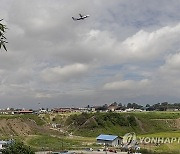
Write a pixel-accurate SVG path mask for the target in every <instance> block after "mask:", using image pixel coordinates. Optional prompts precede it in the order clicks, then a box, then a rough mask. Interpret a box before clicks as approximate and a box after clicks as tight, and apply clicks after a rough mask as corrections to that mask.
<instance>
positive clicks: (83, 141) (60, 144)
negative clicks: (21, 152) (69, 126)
mask: <svg viewBox="0 0 180 154" xmlns="http://www.w3.org/2000/svg"><path fill="white" fill-rule="evenodd" d="M94 142H95V139H93V138H82V137H73V138H69V137H68V138H67V137H57V136H49V135H36V136H31V137H30V138H28V139H27V140H26V143H27V144H28V145H29V146H31V147H33V148H34V149H36V150H42V149H44V150H65V149H79V148H80V149H81V148H85V147H88V146H89V145H91V144H93V143H94Z"/></svg>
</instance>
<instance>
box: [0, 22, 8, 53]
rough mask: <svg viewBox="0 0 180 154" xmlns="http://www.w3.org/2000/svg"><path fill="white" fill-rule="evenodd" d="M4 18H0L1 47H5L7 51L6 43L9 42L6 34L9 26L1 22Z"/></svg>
mask: <svg viewBox="0 0 180 154" xmlns="http://www.w3.org/2000/svg"><path fill="white" fill-rule="evenodd" d="M2 20H3V19H1V20H0V49H1V48H2V47H3V48H4V50H6V51H7V48H6V43H8V42H7V41H6V37H5V36H4V34H5V31H6V29H7V27H6V25H4V24H2V23H1V21H2Z"/></svg>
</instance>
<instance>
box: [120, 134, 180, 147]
mask: <svg viewBox="0 0 180 154" xmlns="http://www.w3.org/2000/svg"><path fill="white" fill-rule="evenodd" d="M139 143H140V144H172V143H180V137H148V136H144V137H137V135H136V134H135V133H134V132H131V133H127V134H125V135H124V136H123V140H122V144H123V146H124V147H133V146H135V145H137V144H139Z"/></svg>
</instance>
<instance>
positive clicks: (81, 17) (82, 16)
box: [72, 14, 90, 21]
mask: <svg viewBox="0 0 180 154" xmlns="http://www.w3.org/2000/svg"><path fill="white" fill-rule="evenodd" d="M79 16H80V17H79V18H74V17H72V19H73V20H74V21H76V20H84V19H85V18H87V17H89V16H90V15H81V14H79Z"/></svg>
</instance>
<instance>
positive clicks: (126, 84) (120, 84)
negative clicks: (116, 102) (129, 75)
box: [103, 79, 150, 90]
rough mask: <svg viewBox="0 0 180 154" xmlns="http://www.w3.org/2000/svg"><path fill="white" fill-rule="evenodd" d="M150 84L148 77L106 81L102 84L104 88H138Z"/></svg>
mask: <svg viewBox="0 0 180 154" xmlns="http://www.w3.org/2000/svg"><path fill="white" fill-rule="evenodd" d="M149 84H150V81H149V80H148V79H143V80H140V81H133V80H124V81H115V82H110V83H106V84H105V85H104V87H103V88H104V89H105V90H138V89H140V88H146V87H147V86H148V85H149Z"/></svg>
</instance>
